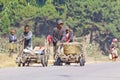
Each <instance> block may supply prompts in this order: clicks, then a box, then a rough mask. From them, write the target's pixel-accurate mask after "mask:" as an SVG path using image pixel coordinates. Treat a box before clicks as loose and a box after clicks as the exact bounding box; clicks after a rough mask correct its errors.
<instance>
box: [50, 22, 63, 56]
mask: <svg viewBox="0 0 120 80" xmlns="http://www.w3.org/2000/svg"><path fill="white" fill-rule="evenodd" d="M64 34H65V30H64V29H63V22H62V20H58V22H57V27H55V28H54V29H53V35H52V36H53V46H54V58H55V55H56V53H57V49H58V44H59V43H60V42H63V41H64Z"/></svg>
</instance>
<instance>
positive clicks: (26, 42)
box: [22, 25, 32, 49]
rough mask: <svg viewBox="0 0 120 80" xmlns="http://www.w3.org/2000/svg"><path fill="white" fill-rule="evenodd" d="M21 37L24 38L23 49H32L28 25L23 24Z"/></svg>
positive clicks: (30, 32)
mask: <svg viewBox="0 0 120 80" xmlns="http://www.w3.org/2000/svg"><path fill="white" fill-rule="evenodd" d="M22 39H23V40H24V49H26V48H30V49H32V31H30V27H29V25H25V27H24V32H23V33H22Z"/></svg>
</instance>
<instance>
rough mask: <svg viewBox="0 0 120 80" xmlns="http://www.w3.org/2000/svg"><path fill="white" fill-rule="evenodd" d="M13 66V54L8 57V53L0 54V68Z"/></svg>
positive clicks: (14, 64)
mask: <svg viewBox="0 0 120 80" xmlns="http://www.w3.org/2000/svg"><path fill="white" fill-rule="evenodd" d="M15 66H16V63H15V55H14V56H13V57H12V58H10V57H9V56H8V54H0V68H5V67H15Z"/></svg>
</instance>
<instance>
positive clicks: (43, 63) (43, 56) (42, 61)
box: [41, 55, 46, 67]
mask: <svg viewBox="0 0 120 80" xmlns="http://www.w3.org/2000/svg"><path fill="white" fill-rule="evenodd" d="M45 62H46V61H45V55H41V64H42V66H43V67H45V66H46V64H45Z"/></svg>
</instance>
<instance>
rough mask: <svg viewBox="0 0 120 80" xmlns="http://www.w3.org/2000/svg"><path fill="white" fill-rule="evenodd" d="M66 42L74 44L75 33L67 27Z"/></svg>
mask: <svg viewBox="0 0 120 80" xmlns="http://www.w3.org/2000/svg"><path fill="white" fill-rule="evenodd" d="M64 42H73V32H72V30H70V28H69V27H68V26H65V34H64Z"/></svg>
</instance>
